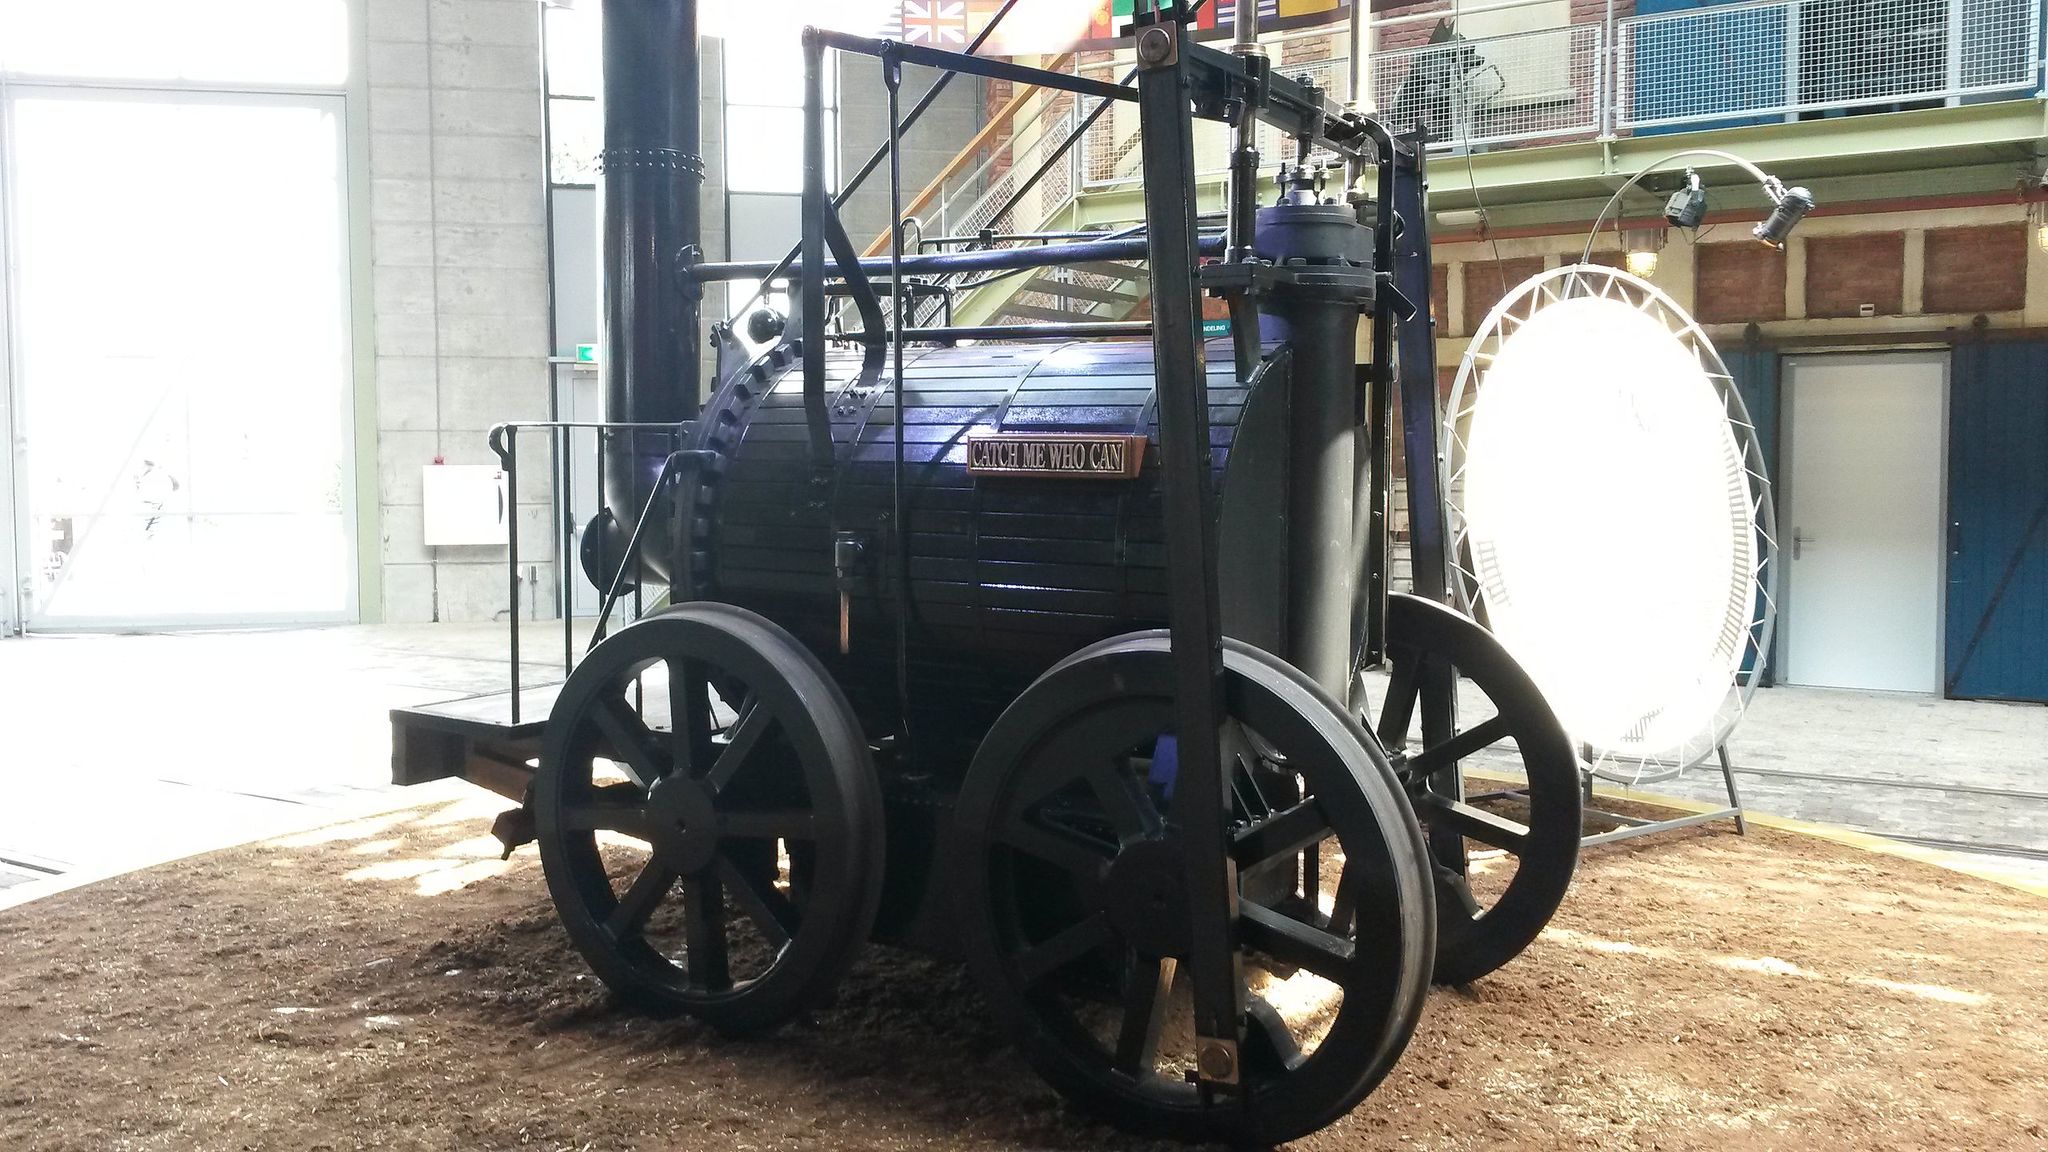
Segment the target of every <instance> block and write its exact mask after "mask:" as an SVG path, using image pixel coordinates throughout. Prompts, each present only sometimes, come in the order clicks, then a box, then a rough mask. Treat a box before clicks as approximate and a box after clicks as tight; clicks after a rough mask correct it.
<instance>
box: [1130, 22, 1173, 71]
mask: <svg viewBox="0 0 2048 1152" xmlns="http://www.w3.org/2000/svg"><path fill="white" fill-rule="evenodd" d="M1138 59H1139V60H1140V61H1141V62H1143V63H1146V64H1151V65H1159V64H1164V63H1166V62H1167V61H1168V60H1171V59H1173V33H1172V32H1171V31H1169V30H1167V29H1166V28H1163V27H1161V26H1159V25H1157V24H1154V25H1153V26H1152V27H1150V28H1147V29H1145V30H1144V31H1143V32H1140V33H1138Z"/></svg>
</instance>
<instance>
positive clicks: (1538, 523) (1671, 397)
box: [1444, 264, 1777, 783]
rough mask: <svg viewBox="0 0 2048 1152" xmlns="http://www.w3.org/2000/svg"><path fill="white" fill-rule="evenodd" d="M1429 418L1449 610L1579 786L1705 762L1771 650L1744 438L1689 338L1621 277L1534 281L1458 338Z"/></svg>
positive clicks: (1667, 311)
mask: <svg viewBox="0 0 2048 1152" xmlns="http://www.w3.org/2000/svg"><path fill="white" fill-rule="evenodd" d="M1473 274H1475V275H1485V274H1486V273H1485V270H1484V268H1483V267H1480V266H1475V268H1474V269H1473ZM1446 424H1447V429H1446V430H1447V433H1448V435H1447V439H1448V442H1449V445H1450V451H1449V454H1448V456H1447V457H1446V459H1445V461H1444V469H1445V475H1444V482H1445V483H1444V489H1445V492H1446V493H1447V496H1448V501H1447V502H1448V504H1449V526H1450V536H1451V540H1450V543H1451V561H1452V575H1453V583H1454V585H1455V587H1456V592H1457V595H1458V598H1459V601H1460V604H1461V606H1462V607H1464V608H1465V609H1466V610H1467V611H1469V612H1471V613H1473V614H1474V615H1475V616H1477V617H1479V618H1480V619H1481V620H1483V621H1484V622H1485V623H1486V624H1487V626H1488V627H1489V628H1491V629H1492V630H1493V632H1494V634H1495V635H1497V636H1498V637H1499V638H1500V640H1501V642H1502V643H1503V644H1505V645H1506V647H1507V648H1508V650H1509V651H1510V652H1512V653H1514V656H1515V658H1516V660H1518V661H1519V662H1520V663H1521V664H1522V666H1523V667H1524V668H1526V669H1528V671H1529V673H1530V675H1531V676H1532V678H1534V680H1535V681H1536V683H1537V685H1538V686H1539V687H1540V688H1541V689H1542V690H1543V693H1544V695H1545V697H1546V698H1547V699H1549V701H1550V703H1551V706H1552V707H1553V708H1554V709H1555V710H1556V711H1557V714H1558V718H1559V719H1560V720H1562V721H1563V722H1564V725H1565V727H1566V728H1567V729H1568V730H1570V732H1571V733H1572V737H1573V739H1574V740H1575V741H1576V742H1577V743H1578V744H1579V747H1580V755H1581V757H1582V758H1583V760H1584V762H1585V766H1586V767H1587V768H1588V770H1590V771H1592V772H1594V773H1596V774H1598V775H1600V776H1603V777H1606V778H1609V779H1613V780H1619V781H1624V782H1628V783H1638V782H1643V781H1649V780H1657V779H1663V778H1666V777H1669V776H1674V775H1676V774H1678V773H1679V772H1681V771H1683V770H1684V769H1686V768H1688V767H1690V766H1691V765H1693V764H1695V763H1697V762H1699V761H1700V760H1701V759H1703V758H1704V757H1706V756H1708V755H1710V754H1712V753H1713V751H1714V749H1715V748H1716V747H1717V746H1718V745H1720V744H1721V743H1722V742H1723V741H1724V740H1726V738H1727V736H1728V733H1729V732H1730V731H1731V730H1732V729H1733V728H1734V727H1735V725H1736V723H1737V722H1738V721H1739V720H1740V719H1741V717H1742V712H1743V709H1744V708H1745V706H1746V705H1747V703H1748V701H1749V697H1750V695H1751V693H1753V692H1754V691H1755V689H1756V686H1757V681H1758V679H1759V677H1760V675H1761V670H1762V667H1763V655H1764V654H1765V653H1767V652H1768V651H1769V649H1770V643H1771V631H1772V627H1773V625H1774V622H1775V620H1776V615H1777V612H1776V601H1775V597H1774V596H1773V590H1772V577H1773V575H1774V573H1775V571H1776V566H1777V527H1776V518H1775V517H1774V515H1773V513H1772V508H1771V486H1770V479H1769V476H1768V473H1767V471H1766V468H1765V462H1764V459H1763V454H1762V452H1761V450H1760V449H1759V447H1758V444H1757V438H1756V429H1755V427H1754V425H1753V424H1752V423H1751V421H1750V418H1749V412H1748V409H1747V408H1746V407H1745V406H1744V405H1743V402H1742V398H1741V396H1740V395H1739V394H1738V393H1737V391H1736V388H1735V383H1734V381H1733V380H1732V379H1731V378H1730V377H1729V375H1728V370H1727V368H1726V366H1725V365H1724V364H1723V363H1722V361H1721V357H1720V355H1719V353H1717V352H1716V351H1715V350H1714V346H1713V345H1712V344H1711V343H1710V342H1709V341H1708V340H1707V338H1706V336H1705V334H1704V333H1702V332H1701V331H1700V328H1699V325H1698V324H1696V323H1694V321H1693V320H1692V318H1691V317H1690V316H1688V315H1686V313H1685V311H1684V310H1683V309H1681V308H1680V307H1679V306H1678V305H1677V304H1676V303H1674V302H1673V301H1672V300H1671V299H1670V297H1668V296H1666V295H1664V293H1662V292H1660V291H1659V290H1658V289H1657V288H1656V286H1654V285H1652V284H1650V283H1649V282H1648V281H1645V280H1643V279H1641V278H1639V277H1637V276H1633V275H1631V274H1629V273H1627V272H1624V271H1622V270H1620V269H1616V268H1608V267H1605V266H1601V265H1591V264H1577V265H1572V266H1569V267H1564V268H1557V269H1553V270H1551V271H1548V272H1544V273H1541V274H1540V275H1537V276H1534V277H1531V278H1530V279H1529V280H1527V281H1524V282H1523V283H1522V284H1520V285H1518V286H1517V287H1516V288H1515V289H1514V290H1513V291H1511V292H1509V293H1508V294H1507V296H1506V298H1505V299H1503V300H1502V301H1501V302H1500V303H1499V304H1498V305H1497V306H1495V308H1494V309H1493V311H1492V312H1491V313H1490V314H1488V316H1487V317H1486V321H1485V323H1484V324H1482V325H1481V326H1480V329H1479V331H1478V333H1477V334H1476V335H1475V336H1474V337H1473V339H1472V344H1471V347H1470V349H1469V350H1468V351H1467V352H1466V354H1465V358H1464V361H1463V363H1462V364H1460V365H1459V368H1458V377H1457V382H1456V384H1455V385H1454V387H1453V390H1452V393H1451V403H1450V407H1449V409H1448V415H1447V417H1446Z"/></svg>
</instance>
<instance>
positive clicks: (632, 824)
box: [562, 785, 658, 844]
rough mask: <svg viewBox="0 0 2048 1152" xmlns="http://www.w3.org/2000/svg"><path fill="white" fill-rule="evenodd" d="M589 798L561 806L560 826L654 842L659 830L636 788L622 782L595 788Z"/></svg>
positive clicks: (578, 830) (566, 828)
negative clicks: (578, 802) (611, 833)
mask: <svg viewBox="0 0 2048 1152" xmlns="http://www.w3.org/2000/svg"><path fill="white" fill-rule="evenodd" d="M593 791H594V794H593V795H592V796H591V798H590V799H589V800H586V801H584V802H582V803H580V804H571V805H568V806H567V807H565V808H563V809H562V827H563V828H564V829H565V830H567V831H570V832H617V833H618V834H619V835H621V836H630V837H632V838H633V839H635V840H644V841H646V842H647V843H649V844H653V843H654V842H655V834H656V832H657V831H658V829H657V828H656V825H655V823H654V821H653V820H652V819H651V818H650V817H649V816H648V815H647V809H646V807H645V803H646V801H645V800H644V799H643V798H642V797H641V795H640V791H639V789H637V788H631V787H626V786H623V785H613V786H609V787H603V788H597V789H594V790H593Z"/></svg>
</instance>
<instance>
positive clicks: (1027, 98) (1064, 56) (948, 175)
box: [861, 52, 1074, 256]
mask: <svg viewBox="0 0 2048 1152" xmlns="http://www.w3.org/2000/svg"><path fill="white" fill-rule="evenodd" d="M1073 59H1074V54H1073V53H1072V52H1063V53H1061V54H1060V55H1059V56H1057V57H1054V58H1053V61H1052V63H1051V64H1049V65H1047V66H1046V69H1047V71H1052V72H1057V71H1059V70H1060V69H1061V68H1062V67H1064V66H1066V65H1067V64H1070V63H1072V62H1073ZM1041 95H1042V93H1040V92H1039V91H1038V89H1036V88H1025V89H1023V90H1021V91H1019V92H1018V93H1017V94H1015V95H1013V96H1011V97H1010V101H1009V103H1007V104H1004V105H1003V106H1002V107H1001V108H1000V109H998V110H997V111H996V114H995V115H994V116H991V117H989V120H988V123H986V124H983V125H982V126H981V130H980V131H979V132H976V133H975V134H974V137H973V138H972V139H970V140H969V141H968V142H967V146H966V147H964V148H962V149H960V151H958V152H956V153H954V154H953V158H952V159H951V160H948V161H946V166H945V167H943V168H941V169H939V174H938V175H936V176H934V177H932V180H931V183H929V184H926V185H925V186H924V190H923V191H921V192H919V193H918V194H917V195H915V196H913V197H911V198H910V203H908V204H906V205H904V206H903V214H904V215H905V216H916V215H918V214H920V213H922V212H923V211H924V210H925V209H926V208H929V207H931V205H932V201H934V200H936V199H938V198H939V196H940V194H942V193H943V192H944V191H945V188H946V181H948V180H951V179H952V178H953V177H955V176H958V175H959V174H960V170H961V169H963V168H965V167H967V165H968V162H969V158H970V157H972V156H974V155H976V154H977V153H979V152H980V151H981V149H982V148H983V147H984V146H986V145H987V144H988V142H989V140H990V139H992V138H993V137H995V136H996V135H998V134H999V130H1000V129H1002V128H1005V127H1014V126H1015V122H1016V119H1017V117H1018V115H1019V114H1021V113H1022V112H1023V110H1024V105H1026V104H1028V103H1030V102H1032V101H1033V100H1034V99H1037V98H1038V97H1040V96H1041ZM888 247H889V233H888V232H887V231H886V230H885V231H884V232H883V233H882V234H881V235H880V236H877V237H875V240H874V243H872V244H869V245H868V246H867V248H866V250H864V251H863V252H861V255H862V256H879V255H881V254H882V253H883V252H885V251H887V250H888Z"/></svg>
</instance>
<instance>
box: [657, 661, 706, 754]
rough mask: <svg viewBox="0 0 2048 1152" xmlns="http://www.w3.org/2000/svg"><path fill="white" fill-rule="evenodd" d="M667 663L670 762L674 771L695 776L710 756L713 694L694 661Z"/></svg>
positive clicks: (700, 666)
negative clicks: (673, 766)
mask: <svg viewBox="0 0 2048 1152" xmlns="http://www.w3.org/2000/svg"><path fill="white" fill-rule="evenodd" d="M667 664H668V724H669V759H670V762H671V763H673V764H674V765H675V770H676V771H677V772H679V773H681V774H683V775H685V776H691V775H695V774H696V773H697V771H698V766H699V765H701V764H704V763H705V762H706V761H707V760H708V759H709V757H710V750H711V693H710V686H709V682H708V681H707V680H706V678H705V676H704V666H703V665H702V664H700V663H698V662H697V661H695V660H670V661H668V662H667Z"/></svg>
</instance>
